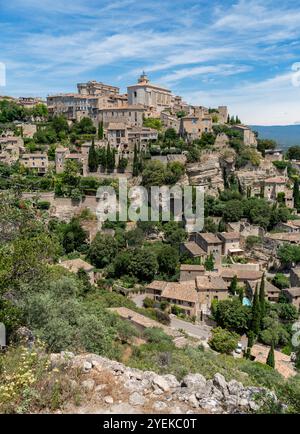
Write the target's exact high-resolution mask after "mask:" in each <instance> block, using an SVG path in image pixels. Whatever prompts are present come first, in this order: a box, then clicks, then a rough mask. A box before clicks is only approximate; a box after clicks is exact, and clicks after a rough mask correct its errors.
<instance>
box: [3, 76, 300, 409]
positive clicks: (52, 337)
mask: <svg viewBox="0 0 300 434" xmlns="http://www.w3.org/2000/svg"><path fill="white" fill-rule="evenodd" d="M299 178H300V140H299V146H294V147H292V148H289V149H288V151H287V152H283V151H282V150H280V149H279V147H278V145H277V143H275V142H274V141H272V140H267V139H261V138H260V137H259V135H258V134H257V133H256V132H255V131H252V130H251V129H250V128H249V127H248V126H247V125H244V124H243V123H242V121H241V120H240V119H239V117H238V114H232V113H230V112H229V110H228V108H227V107H226V106H223V105H220V106H218V107H203V106H195V105H190V104H188V103H187V102H185V101H183V99H182V98H181V97H180V96H175V95H173V93H172V91H171V90H169V89H166V88H164V87H161V86H159V85H156V84H153V83H152V82H151V81H150V80H149V78H148V76H147V75H146V74H145V73H143V74H142V75H141V76H140V77H139V78H138V80H137V83H136V84H133V85H130V86H128V87H127V93H126V94H122V93H120V89H119V88H118V87H115V86H112V85H108V84H104V83H101V82H97V81H89V82H87V83H79V84H77V92H76V93H68V94H58V95H49V96H48V97H47V99H46V100H43V99H42V98H34V97H32V98H29V97H27V98H12V97H7V96H2V97H0V197H1V201H0V322H1V323H3V324H4V326H5V329H6V339H5V342H4V343H1V342H0V343H1V345H2V346H3V347H4V346H5V347H6V346H7V347H8V351H7V352H6V354H5V360H4V361H3V364H4V365H5V366H7V367H8V366H11V360H15V359H16V358H17V354H18V353H17V352H18V351H19V350H18V348H19V347H14V344H15V343H16V342H18V341H20V340H21V341H22V340H23V341H24V339H25V341H26V343H27V344H28V342H30V345H31V346H32V345H39V344H37V342H38V341H42V342H43V345H44V347H43V348H44V349H43V351H46V353H48V354H49V353H60V352H62V351H63V352H67V351H69V352H70V351H71V352H74V353H87V352H90V353H94V354H97V355H98V356H103V357H107V358H109V359H114V360H118V361H119V362H122V363H124V365H127V366H129V367H131V368H138V369H140V370H143V371H144V370H146V371H149V370H152V371H155V372H156V373H158V374H162V375H165V377H167V375H169V381H171V380H170V377H171V375H170V374H172V375H175V376H176V378H177V380H178V381H181V380H182V378H186V376H188V375H192V374H195V375H196V374H202V375H203V376H204V377H206V378H212V377H213V376H214V375H215V376H216V375H217V377H214V378H215V380H214V381H215V382H216V381H219V383H220V381H221V380H220V378H219V377H218V375H220V373H221V374H222V375H224V377H225V379H226V381H230V380H232V381H233V380H238V381H239V382H240V383H239V384H241V383H242V385H243V384H244V386H249V387H250V386H254V387H257V386H261V387H264V388H267V389H269V390H272V392H273V393H274V392H275V394H276V396H277V398H276V400H275V401H276V402H275V403H274V402H273V401H274V400H273V401H272V405H273V406H274V405H276V406H277V407H276V409H277V410H278V411H279V409H280V411H282V412H284V411H286V412H299V409H300V382H299V374H298V370H299V369H300V351H299V345H296V344H295V342H296V341H295V339H293V338H294V337H295V334H297V333H298V330H299V329H300V326H299V323H298V319H299V309H300V215H299V214H298V213H299V212H300V192H299ZM120 179H126V180H127V182H128V185H129V186H130V187H133V186H144V187H146V188H147V189H150V188H151V187H152V186H163V185H168V186H174V185H179V186H182V187H184V186H195V187H196V186H201V187H203V189H204V193H205V196H204V217H205V218H204V228H203V230H202V231H200V232H199V231H198V232H191V231H189V230H187V229H188V228H187V222H186V221H185V220H183V221H182V222H177V221H175V220H174V219H173V220H171V221H158V222H151V221H138V222H134V221H127V222H123V221H115V222H112V221H106V222H105V223H103V224H101V225H99V222H98V221H97V217H96V212H97V209H98V207H99V204H100V205H101V201H102V198H101V197H98V196H97V194H96V193H97V189H98V188H99V187H100V186H111V187H113V188H115V189H116V191H117V188H118V184H119V181H120ZM295 325H296V326H295ZM10 346H11V347H12V349H11V350H9V348H10ZM22 351H23V350H22ZM26 351H27V350H26ZM70 354H71V353H70ZM56 355H57V354H56ZM52 356H53V354H52ZM24 357H28V358H30V357H31V355H30V352H27V353H26V354H25V356H24ZM72 357H73V356H72ZM52 359H53V357H52ZM30 360H31V359H30ZM102 362H103V360H102ZM102 362H101V363H102ZM30 363H32V369H31V371H32V376H33V377H34V379H30V378H31V377H30V378H29V377H28V380H24V381H25V382H26V381H28V384H27V383H26V384H27V386H28V387H31V388H32V389H35V392H36V393H38V394H39V396H40V395H41V398H40V400H37V399H36V400H35V401H34V400H33V401H31V400H28V407H26V409H25V411H33V412H34V411H40V409H41V408H43V407H42V405H44V408H46V410H47V411H53V409H60V410H61V411H64V410H63V405H64V402H63V401H61V400H60V398H59V397H57V403H56V407H55V405H54V404H53V401H51V402H50V400H49V399H50V398H49V396H50V395H51V397H53V396H52V394H53V393H54V389H53V387H52V386H53V385H52V386H51V384H52V382H53V378H52V377H51V378H49V379H48V380H47V381H49V384H48V383H47V387H48V388H49V393H48V395H47V399H48V400H47V399H46V398H45V396H44V395H43V394H44V393H45V392H44V390H45V388H43V389H41V381H42V380H41V378H39V377H38V375H39V374H38V373H39V372H41V366H40V363H41V360H40V359H39V360H37V359H34V360H31V362H30ZM87 363H89V362H85V365H84V372H85V373H86V372H87V371H90V370H91V369H92V364H91V366H90V365H87ZM16 366H18V364H17V362H16ZM56 368H57V367H56ZM56 368H55V369H56ZM128 369H129V368H128ZM20 370H21V368H20ZM0 375H2V376H3V378H2V380H3V386H0V406H1V407H2V408H3V411H5V412H14V411H15V408H16V406H17V405H19V404H18V402H19V401H20V400H21V399H22V393H23V386H24V385H20V384H19V383H18V381H17V380H16V381H15V385H14V386H9V384H10V382H9V380H8V379H7V378H6V377H5V375H6V374H5V373H4V374H0ZM11 375H13V376H15V377H14V378H16V379H17V378H18V375H19V372H13V373H10V376H11ZM53 375H54V374H53ZM224 377H222V378H223V379H224ZM44 378H45V377H43V379H44ZM174 378H175V377H174ZM176 378H175V381H177V380H176ZM216 378H217V380H216ZM225 379H224V381H225ZM204 380H205V378H204ZM43 381H44V380H43ZM59 381H61V388H62V389H61V390H62V391H63V392H62V394H61V396H62V398H61V399H62V400H69V399H71V398H70V396H69V395H70V390H69V389H68V394H67V392H66V390H65V388H64V384H65V383H64V382H65V379H62V378H60V379H59ZM72 381H73V382H75V383H76V382H77V383H76V387H77V386H78V388H80V389H83V393H89V394H91V393H96V391H95V390H96V388H97V387H98V392H99V390H100V388H99V387H100V386H101V383H97V381H96V382H95V379H92V380H91V379H88V380H87V379H85V380H84V381H83V382H82V383H80V381H79V380H78V379H74V378H73V379H72ZM99 381H100V380H99ZM153 381H154V380H153ZM157 381H158V380H157ZM159 381H160V384H156V389H155V390H156V395H157V396H159V395H160V392H159V391H161V392H162V393H161V394H163V393H165V392H166V391H167V390H164V386H163V381H166V378H164V379H163V380H161V379H160V380H159ZM208 381H210V380H208ZM219 383H218V384H219ZM18 384H19V386H18ZM73 384H74V383H73ZM178 385H179V383H178ZM225 385H226V382H225ZM172 387H173V386H171V388H172ZM174 387H175V386H174ZM176 387H177V386H176ZM178 387H179V386H178ZM214 387H215V386H214ZM224 387H225V386H224ZM226 387H229V386H226ZM9 388H11V389H9ZM103 389H105V388H103ZM101 390H102V389H101ZM212 390H213V389H212ZM226 390H227V389H226ZM50 392H51V393H50ZM134 393H135V394H136V395H135V398H137V395H139V399H136V400H135V399H134V398H132V395H131V398H130V399H131V405H132V407H135V408H137V409H138V410H143V408H146V404H147V402H148V401H147V399H148V398H149V396H150V397H151V399H150V398H149V402H148V404H147V405H150V404H149V403H150V402H151V405H152V404H153V405H154V407H153V408H154V409H156V410H163V409H166V408H167V405H169V404H167V402H169V401H168V399H167V396H165V395H164V396H163V397H161V399H160V400H159V402H160V404H159V405H160V407H159V405H158V404H157V399H156V398H155V396H156V395H155V394H154V395H153V394H152V395H153V396H154V397H153V396H152V395H149V396H148V395H147V393H146V392H143V393H144V395H145V396H142V395H143V393H142V392H141V391H140V389H137V390H134V391H133V393H132V394H134ZM149 393H150V392H149ZM153 393H154V392H153ZM219 393H220V392H219ZM224 393H225V392H224ZM64 394H67V395H64ZM111 395H112V394H111V393H108V392H107V393H106V395H105V396H104V397H103V400H104V401H103V402H102V404H103V406H104V407H103V408H105V409H106V410H108V411H109V409H110V406H112V405H113V404H115V403H114V399H113V398H112V396H111ZM196 395H197V394H196ZM196 395H193V394H192V395H191V396H193V397H192V398H191V397H190V396H189V397H188V398H187V399H186V398H183V399H182V400H181V401H182V402H184V403H185V404H184V405H185V406H186V405H187V402H188V403H189V405H191V406H192V408H193V409H200V410H201V409H202V410H205V411H208V412H218V410H219V409H220V408H221V407H222V406H223V407H222V408H223V410H222V411H225V410H224V408H229V407H228V405H227V404H228V403H227V404H226V405H225V404H224V403H223V401H224V399H225V401H226V399H227V395H224V396H225V398H224V396H223V395H222V399H221V398H220V397H219V398H218V394H217V392H216V390H215V389H214V395H213V392H212V395H209V396H208V397H206V398H205V399H204V398H203V399H202V398H201V399H200V398H198V397H197V396H196ZM72 396H73V395H72ZM89 396H90V395H89ZM147 396H148V398H147ZM212 396H213V398H212ZM154 398H155V399H154ZM51 399H52V398H51ZM235 399H236V402H235V403H234V404H232V408H231V407H230V408H231V410H228V411H229V412H231V411H233V410H232V409H233V408H234V411H235V412H238V411H239V409H240V410H241V408H243V411H245V408H246V407H247V411H252V412H255V411H259V408H260V407H259V406H258V405H256V404H253V402H252V401H251V403H252V404H251V405H250V404H249V405H250V407H249V406H248V404H247V405H246V404H245V399H244V403H243V404H239V402H240V401H239V400H238V399H237V398H235ZM179 401H180V400H179ZM227 401H228V399H227ZM227 401H226V402H227ZM42 403H43V404H42ZM222 403H223V404H222ZM268 404H269V407H268V408H267V407H264V410H265V411H269V412H271V411H272V410H271V404H270V403H269V402H268ZM224 405H225V407H224ZM264 405H267V403H266V402H264ZM239 406H240V407H239ZM54 407H55V408H54ZM153 408H152V410H153ZM37 409H38V410H37ZM200 410H197V411H200ZM145 411H146V410H145ZM182 411H183V412H184V411H187V408H186V407H184V408H182ZM220 411H221V410H220ZM226 411H227V410H226Z"/></svg>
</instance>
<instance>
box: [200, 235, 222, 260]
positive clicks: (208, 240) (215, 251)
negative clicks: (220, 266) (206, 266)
mask: <svg viewBox="0 0 300 434" xmlns="http://www.w3.org/2000/svg"><path fill="white" fill-rule="evenodd" d="M195 242H196V243H197V244H198V246H200V247H201V249H202V250H204V252H205V253H206V255H207V256H209V255H213V257H214V260H215V262H216V263H220V262H221V257H222V244H223V243H222V241H221V240H220V238H218V237H217V236H216V235H215V234H212V233H210V232H205V233H200V232H197V233H196V234H195Z"/></svg>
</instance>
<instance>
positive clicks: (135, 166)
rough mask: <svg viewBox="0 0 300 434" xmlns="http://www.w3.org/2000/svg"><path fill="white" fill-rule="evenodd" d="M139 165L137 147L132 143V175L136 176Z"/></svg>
mask: <svg viewBox="0 0 300 434" xmlns="http://www.w3.org/2000/svg"><path fill="white" fill-rule="evenodd" d="M139 166H140V162H139V159H138V152H137V147H136V145H134V153H133V168H132V174H133V176H138V175H139Z"/></svg>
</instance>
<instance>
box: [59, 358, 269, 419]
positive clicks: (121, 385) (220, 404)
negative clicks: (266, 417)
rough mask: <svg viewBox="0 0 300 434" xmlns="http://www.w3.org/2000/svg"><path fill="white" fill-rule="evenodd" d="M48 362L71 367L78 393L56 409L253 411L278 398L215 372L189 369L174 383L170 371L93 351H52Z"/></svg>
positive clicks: (73, 383) (123, 412) (146, 411)
mask: <svg viewBox="0 0 300 434" xmlns="http://www.w3.org/2000/svg"><path fill="white" fill-rule="evenodd" d="M51 366H52V369H56V370H60V371H61V370H62V371H63V372H64V373H65V375H68V373H73V374H74V372H76V373H77V374H76V376H74V375H73V374H72V376H71V375H70V378H71V379H70V383H71V387H73V388H74V390H75V389H76V390H77V389H80V390H81V393H82V394H83V398H81V400H80V403H79V404H78V405H76V406H75V405H74V404H71V403H68V402H66V403H65V405H64V407H63V408H61V409H60V410H59V412H61V413H106V414H109V413H111V414H119V413H121V414H134V413H166V414H167V413H169V414H180V413H181V414H182V413H186V414H188V413H253V412H257V411H259V410H261V409H262V406H263V405H264V404H265V403H266V402H267V401H268V402H270V401H272V402H276V401H277V398H276V396H275V394H274V393H273V392H270V391H268V390H266V389H264V388H258V387H244V386H243V385H242V384H241V383H239V382H238V381H235V380H231V381H229V382H226V380H225V378H224V377H223V375H221V374H218V373H217V374H215V376H214V378H213V379H209V380H207V379H205V378H204V377H203V376H202V375H201V374H189V375H186V376H185V377H184V378H183V380H182V381H181V382H179V381H178V380H177V379H176V377H175V376H174V375H169V374H167V375H158V374H156V373H154V372H150V371H141V370H138V369H133V368H129V367H127V366H125V365H123V364H121V363H118V362H115V361H112V360H109V359H106V358H104V357H100V356H98V355H95V354H84V355H74V354H73V353H69V352H62V353H60V354H52V355H51ZM74 378H75V379H74Z"/></svg>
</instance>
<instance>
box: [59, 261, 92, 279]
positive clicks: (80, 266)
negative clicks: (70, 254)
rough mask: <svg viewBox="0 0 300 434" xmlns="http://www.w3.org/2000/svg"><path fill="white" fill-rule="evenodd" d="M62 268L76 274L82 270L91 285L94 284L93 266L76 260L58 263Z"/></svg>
mask: <svg viewBox="0 0 300 434" xmlns="http://www.w3.org/2000/svg"><path fill="white" fill-rule="evenodd" d="M59 265H61V266H62V267H64V268H66V269H67V270H69V271H71V273H76V274H77V273H78V271H79V270H84V271H85V272H86V273H87V275H88V277H89V280H90V283H91V284H92V285H93V284H94V283H95V271H94V267H93V265H91V264H89V263H88V262H86V261H84V260H82V259H80V258H78V259H68V260H66V261H62V262H60V264H59Z"/></svg>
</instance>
